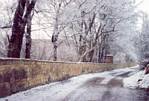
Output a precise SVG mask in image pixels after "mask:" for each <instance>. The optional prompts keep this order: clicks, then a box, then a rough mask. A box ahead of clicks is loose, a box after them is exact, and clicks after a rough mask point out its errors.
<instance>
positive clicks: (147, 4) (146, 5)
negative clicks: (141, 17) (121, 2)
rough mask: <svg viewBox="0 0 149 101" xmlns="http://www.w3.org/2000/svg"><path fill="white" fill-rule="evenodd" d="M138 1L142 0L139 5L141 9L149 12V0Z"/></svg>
mask: <svg viewBox="0 0 149 101" xmlns="http://www.w3.org/2000/svg"><path fill="white" fill-rule="evenodd" d="M137 1H138V2H140V1H142V3H141V4H140V5H139V9H140V10H143V11H144V12H146V13H147V14H149V0H137Z"/></svg>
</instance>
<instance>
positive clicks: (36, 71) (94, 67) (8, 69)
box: [0, 59, 134, 97]
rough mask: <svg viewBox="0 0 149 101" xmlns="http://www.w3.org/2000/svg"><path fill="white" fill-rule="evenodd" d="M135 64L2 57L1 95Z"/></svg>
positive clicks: (0, 73) (0, 72) (0, 68)
mask: <svg viewBox="0 0 149 101" xmlns="http://www.w3.org/2000/svg"><path fill="white" fill-rule="evenodd" d="M133 65H134V64H94V63H68V62H49V61H37V60H25V59H0V97H4V96H8V95H11V94H13V93H16V92H18V91H22V90H26V89H29V88H32V87H35V86H38V85H42V84H46V83H50V82H54V81H59V80H64V79H68V78H69V77H72V76H76V75H80V74H85V73H93V72H102V71H106V70H112V69H114V68H120V67H129V66H133Z"/></svg>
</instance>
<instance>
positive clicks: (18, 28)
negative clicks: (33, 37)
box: [7, 0, 36, 58]
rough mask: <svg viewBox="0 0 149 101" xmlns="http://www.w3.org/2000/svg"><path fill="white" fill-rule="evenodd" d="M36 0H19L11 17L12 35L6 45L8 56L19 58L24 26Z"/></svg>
mask: <svg viewBox="0 0 149 101" xmlns="http://www.w3.org/2000/svg"><path fill="white" fill-rule="evenodd" d="M35 3H36V0H32V1H31V3H30V1H29V0H19V1H18V6H17V9H16V12H15V15H14V19H13V27H12V35H11V38H10V41H9V46H8V53H7V56H8V57H12V58H20V53H21V48H22V41H23V35H24V33H25V26H26V24H27V20H28V19H29V16H30V15H31V12H32V10H33V8H34V6H35Z"/></svg>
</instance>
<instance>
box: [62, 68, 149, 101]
mask: <svg viewBox="0 0 149 101" xmlns="http://www.w3.org/2000/svg"><path fill="white" fill-rule="evenodd" d="M131 73H132V72H130V71H128V72H121V73H118V72H115V73H111V75H113V76H115V77H114V78H110V79H109V78H100V77H96V78H92V79H90V80H88V81H87V82H85V83H84V84H83V85H81V86H80V87H78V88H77V89H76V90H74V91H72V92H71V93H70V94H69V95H67V96H66V97H65V99H64V100H63V101H149V91H147V90H143V89H142V90H141V89H129V88H124V87H123V84H122V80H123V78H125V77H127V76H129V74H131Z"/></svg>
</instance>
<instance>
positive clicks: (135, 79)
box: [123, 70, 149, 88]
mask: <svg viewBox="0 0 149 101" xmlns="http://www.w3.org/2000/svg"><path fill="white" fill-rule="evenodd" d="M123 85H124V87H128V88H149V74H147V75H145V71H143V70H142V71H139V72H137V73H136V74H134V75H132V76H130V77H128V78H125V79H123Z"/></svg>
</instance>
